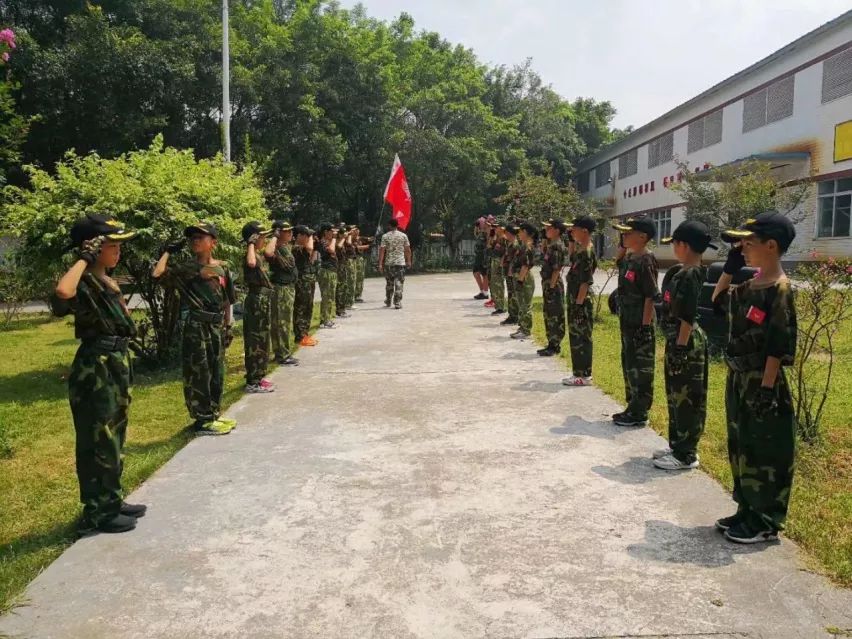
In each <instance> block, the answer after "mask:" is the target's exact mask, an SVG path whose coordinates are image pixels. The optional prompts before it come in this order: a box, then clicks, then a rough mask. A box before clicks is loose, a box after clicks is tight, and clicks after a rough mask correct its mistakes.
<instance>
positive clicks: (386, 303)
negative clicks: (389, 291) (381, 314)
mask: <svg viewBox="0 0 852 639" xmlns="http://www.w3.org/2000/svg"><path fill="white" fill-rule="evenodd" d="M385 308H390V302H389V301H388V300H385Z"/></svg>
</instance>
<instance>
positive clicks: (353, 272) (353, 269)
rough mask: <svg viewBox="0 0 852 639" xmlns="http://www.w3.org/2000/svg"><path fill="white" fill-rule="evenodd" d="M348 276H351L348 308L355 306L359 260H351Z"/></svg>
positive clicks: (347, 299)
mask: <svg viewBox="0 0 852 639" xmlns="http://www.w3.org/2000/svg"><path fill="white" fill-rule="evenodd" d="M346 268H347V274H348V275H349V288H348V290H347V297H346V306H347V308H349V307H352V306H354V305H355V287H356V286H358V258H357V257H356V258H354V259H351V260H349V262H348V266H347V267H346Z"/></svg>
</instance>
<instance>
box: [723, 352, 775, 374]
mask: <svg viewBox="0 0 852 639" xmlns="http://www.w3.org/2000/svg"><path fill="white" fill-rule="evenodd" d="M725 363H726V364H727V365H728V368H730V369H731V370H732V371H734V372H737V373H745V372H747V371H762V370H763V369H764V367H765V366H766V356H765V355H763V354H761V353H748V354H747V355H725Z"/></svg>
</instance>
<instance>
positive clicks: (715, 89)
mask: <svg viewBox="0 0 852 639" xmlns="http://www.w3.org/2000/svg"><path fill="white" fill-rule="evenodd" d="M847 24H852V10H849V11H847V12H846V13H844V14H842V15H840V16H838V17H837V18H835V19H834V20H831V21H829V22H826V23H825V24H824V25H822V26H820V27H817V28H816V29H814V30H813V31H810V32H808V33H806V34H805V35H803V36H802V37H801V38H798V39H796V40H793V42H791V43H790V44H788V45H787V46H785V47H782V48H781V49H778V51H776V52H775V53H772V54H770V55H768V56H766V57H765V58H763V59H762V60H760V61H758V62H755V63H754V64H752V65H751V66H750V67H747V68H745V69H743V70H742V71H740V72H738V73H735V74H734V75H732V76H730V77H729V78H727V79H725V80H722V81H721V82H719V83H717V84H714V85H713V86H712V87H710V88H709V89H707V90H706V91H704V92H703V93H700V94H698V95H697V96H695V97H694V98H691V99H690V100H687V101H686V102H684V103H683V104H680V105H678V106H676V107H675V108H673V109H671V110H670V111H667V112H666V113H664V114H663V115H661V116H660V117H658V118H655V119H654V120H651V121H650V122H648V123H647V124H645V125H643V126H641V127H639V128H638V129H636V130H634V131H633V132H631V133H630V135H628V136H626V137H625V138H622V139H621V140H619V141H618V142H615V143H614V144H610V145H608V146H605V147H604V148H602V149H600V150H599V151H598V152H596V153H595V154H593V155H591V156H589V157H588V158H586V159H585V160H583V161H582V162H581V163H580V166H579V167H578V170H581V171H585V170H588V169H591V168H594V167H595V166H596V165H598V164H600V163H601V162H603V161H604V160H606V159H607V158H610V159H611V158H612V157H613V156H614V155H617V154H618V153H621V152H623V151H627V150H630V149H632V148H633V147H636V146H641V144H642V142H643V140H644V138H645V136H647V135H648V133H649V130H650V129H653V128H654V127H655V126H657V125H659V124H660V123H662V122H664V121H665V120H670V119H672V118H675V117H676V116H678V115H680V114H681V113H683V112H684V111H687V110H688V109H689V108H691V107H693V106H695V105H696V104H697V103H699V102H701V101H702V100H704V99H705V98H709V97H711V96H713V95H714V94H716V93H719V92H720V91H722V90H723V89H726V88H728V87H730V86H731V85H733V84H735V83H737V82H739V81H741V80H744V79H745V78H747V77H749V76H750V75H753V74H754V73H756V72H758V71H760V70H761V69H763V68H764V67H766V66H767V65H770V64H772V63H773V62H775V61H777V60H779V59H781V58H783V57H784V56H785V55H787V54H788V53H792V52H793V51H795V50H797V49H798V48H799V47H801V46H802V45H806V44H810V43H811V42H813V41H815V40H817V39H819V38H820V37H822V36H823V35H824V34H825V33H828V32H829V31H834V30H835V29H839V28H842V27H844V26H846V25H847ZM684 124H687V121H684V122H683V123H681V124H680V125H679V126H683V125H684ZM616 151H617V152H618V153H616Z"/></svg>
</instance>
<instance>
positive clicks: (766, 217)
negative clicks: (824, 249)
mask: <svg viewBox="0 0 852 639" xmlns="http://www.w3.org/2000/svg"><path fill="white" fill-rule="evenodd" d="M795 237H796V229H795V227H794V226H793V223H792V222H791V221H790V220H789V219H788V218H787V217H786V216H784V215H782V214H781V213H779V212H777V211H767V212H766V213H761V214H760V215H758V216H757V217H756V218H754V219H751V220H748V221H747V222H746V223H745V224H744V225H743V226H742V227H741V228H739V229H737V230H733V231H728V232H726V233H723V234H722V239H724V240H725V241H727V242H741V244H737V245H736V246H735V247H734V248H733V249H732V250H731V251H730V253H729V255H728V260H727V262H726V263H725V268H724V273H723V274H722V276H721V277H720V278H719V282H718V284H717V285H716V291H715V292H714V300H715V301H717V302H719V303H724V302H727V306H728V317H729V320H730V337H729V340H728V346H727V348H726V351H725V362H726V363H727V364H728V381H727V387H726V389H725V409H726V413H727V419H728V456H729V459H730V463H731V473H732V475H733V479H734V501H736V502H737V512H736V513H735V514H734V515H732V516H730V517H724V518H722V519H719V520H718V521H717V522H716V527H717V528H718V529H719V530H722V531H724V533H725V537H726V538H727V539H728V540H730V541H733V542H736V543H741V544H755V543H761V542H767V541H772V540H775V539H777V538H778V532H779V531H780V530H782V529H783V528H784V521H785V519H786V517H787V507H788V504H789V502H790V491H791V489H792V486H793V470H794V462H795V449H796V447H795V442H796V432H795V414H794V411H793V402H792V398H791V396H790V386H789V384H788V382H787V376H786V375H785V374H784V367H785V366H791V365H792V364H793V358H794V357H795V354H796V334H797V326H796V307H795V302H794V297H793V287H792V284H791V283H790V280H789V279H788V278H787V276H786V275H785V274H784V270H783V268H782V266H781V256H782V255H783V254H784V253H785V252H786V251H787V249H788V248H789V247H790V244H791V243H792V242H793V240H794V239H795ZM746 263H748V265H749V266H753V267H757V268H759V269H760V271H759V275H758V276H757V277H755V278H754V279H752V280H749V281H747V282H745V283H744V284H741V285H739V286H736V287H733V288H731V282H732V280H733V277H734V275H736V273H738V272H739V271H740V269H741V268H742V267H743V266H745V264H746Z"/></svg>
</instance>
